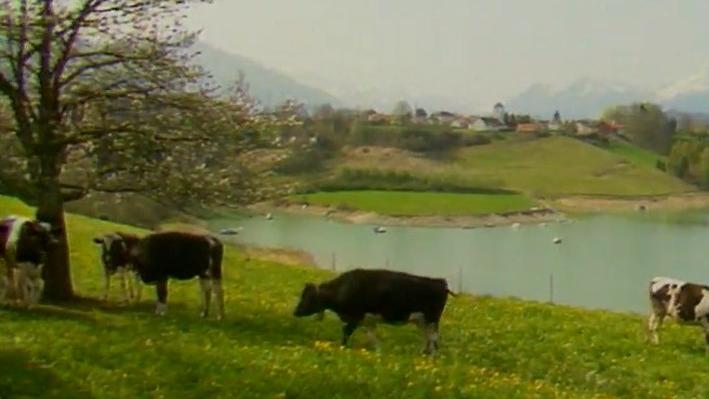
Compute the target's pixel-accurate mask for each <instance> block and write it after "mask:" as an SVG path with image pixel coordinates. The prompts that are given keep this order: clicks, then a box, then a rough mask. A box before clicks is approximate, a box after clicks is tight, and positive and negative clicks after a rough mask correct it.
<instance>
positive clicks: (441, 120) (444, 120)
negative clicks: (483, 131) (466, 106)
mask: <svg viewBox="0 0 709 399" xmlns="http://www.w3.org/2000/svg"><path fill="white" fill-rule="evenodd" d="M457 118H458V117H457V116H456V115H455V114H454V113H452V112H448V111H438V112H434V113H432V114H431V115H430V116H429V119H430V120H431V121H432V122H434V123H437V124H441V125H447V126H450V124H451V123H453V121H455V120H456V119H457Z"/></svg>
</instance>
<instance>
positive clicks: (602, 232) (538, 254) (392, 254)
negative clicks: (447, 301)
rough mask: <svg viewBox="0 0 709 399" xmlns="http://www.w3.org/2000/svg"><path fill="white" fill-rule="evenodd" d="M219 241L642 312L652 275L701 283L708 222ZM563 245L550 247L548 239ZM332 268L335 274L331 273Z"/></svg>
mask: <svg viewBox="0 0 709 399" xmlns="http://www.w3.org/2000/svg"><path fill="white" fill-rule="evenodd" d="M235 226H240V227H242V228H243V230H241V232H240V234H239V235H237V236H223V238H224V239H225V240H236V241H239V242H242V243H248V244H256V245H260V246H267V247H278V248H293V249H299V250H304V251H307V252H309V253H311V254H312V255H313V256H314V257H315V259H316V262H317V263H318V265H319V266H320V267H323V268H329V269H330V268H334V269H335V270H337V271H344V270H348V269H351V268H354V267H366V268H374V267H384V268H389V269H394V270H401V271H407V272H412V273H416V274H421V275H428V276H432V277H443V278H446V279H447V280H448V283H449V285H450V287H451V288H452V289H453V290H455V291H465V292H470V293H475V294H490V295H495V296H513V297H519V298H523V299H531V300H541V301H548V300H550V299H551V300H553V302H555V303H562V304H568V305H575V306H583V307H587V308H600V309H609V310H615V311H632V312H643V313H645V312H647V311H648V304H647V286H648V281H649V279H650V278H652V277H653V276H656V275H661V276H671V277H675V278H680V279H686V280H693V281H700V282H709V263H708V262H707V261H706V256H705V253H706V249H705V248H706V243H707V238H708V237H709V215H707V214H704V213H695V214H691V213H689V214H678V215H650V214H641V213H638V214H633V215H620V216H594V217H588V218H583V219H580V220H575V221H572V222H570V223H550V224H546V225H536V224H535V225H525V226H520V227H519V228H517V229H515V228H512V227H510V226H504V227H495V228H480V229H460V228H423V227H387V232H386V233H384V234H376V233H374V232H373V227H374V226H371V225H356V224H346V223H338V222H334V221H330V220H327V219H325V218H318V217H305V216H293V215H280V214H276V215H274V218H273V220H266V218H264V217H253V218H243V217H239V216H234V217H230V218H223V219H217V220H213V221H212V222H211V227H212V228H213V229H214V230H215V231H218V230H219V229H221V228H225V227H235ZM556 237H559V238H561V239H562V242H561V243H560V244H554V243H553V239H554V238H556ZM333 266H334V267H333Z"/></svg>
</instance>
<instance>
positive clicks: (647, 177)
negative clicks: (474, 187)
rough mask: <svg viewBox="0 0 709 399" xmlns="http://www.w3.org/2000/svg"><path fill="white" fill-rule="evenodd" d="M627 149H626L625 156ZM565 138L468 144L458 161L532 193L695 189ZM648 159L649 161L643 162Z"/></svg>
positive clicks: (654, 192) (618, 193) (636, 192)
mask: <svg viewBox="0 0 709 399" xmlns="http://www.w3.org/2000/svg"><path fill="white" fill-rule="evenodd" d="M625 156H626V154H624V157H625ZM624 157H620V156H617V155H614V154H612V153H609V152H608V151H606V150H603V149H601V148H598V147H594V146H592V145H589V144H586V143H583V142H581V141H578V140H574V139H570V138H566V137H549V138H544V139H539V140H532V141H517V142H504V143H493V144H491V145H488V146H480V147H473V148H467V149H464V150H462V151H461V152H460V153H459V154H458V159H457V164H458V165H460V166H461V167H463V168H465V170H466V171H468V172H469V173H471V174H472V175H473V176H477V177H479V178H488V179H495V180H499V181H501V182H502V187H505V188H510V189H517V190H522V191H525V192H529V193H533V194H535V195H544V196H547V195H550V196H560V195H574V194H592V195H593V194H595V195H615V196H639V195H659V194H668V193H676V192H685V191H691V190H693V188H692V187H691V186H690V185H688V184H686V183H684V182H682V181H681V180H679V179H676V178H674V177H672V176H670V175H668V174H666V173H663V172H661V171H659V170H657V169H655V168H654V165H652V166H649V165H648V166H643V165H640V164H636V163H634V162H627V161H625V160H624ZM645 163H647V162H645Z"/></svg>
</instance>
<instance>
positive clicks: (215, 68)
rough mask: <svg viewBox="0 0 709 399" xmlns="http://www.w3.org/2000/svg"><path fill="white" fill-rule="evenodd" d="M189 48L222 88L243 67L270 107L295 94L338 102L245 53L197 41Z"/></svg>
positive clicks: (317, 101)
mask: <svg viewBox="0 0 709 399" xmlns="http://www.w3.org/2000/svg"><path fill="white" fill-rule="evenodd" d="M192 49H193V50H195V51H199V52H200V55H198V56H197V59H196V60H197V62H198V63H199V65H201V66H202V67H204V68H205V69H206V70H207V71H209V72H210V73H211V74H212V76H213V78H214V80H215V81H216V83H218V84H219V85H220V86H222V87H223V88H228V87H230V86H231V85H232V84H233V83H234V82H235V81H236V79H237V78H238V76H239V71H242V72H243V73H244V74H245V78H246V82H247V83H248V84H249V86H250V92H251V94H252V95H253V96H254V97H256V98H257V99H258V100H259V101H260V102H261V104H262V105H263V106H266V107H273V106H275V105H278V104H281V103H283V102H284V101H285V100H286V99H288V98H296V99H298V100H300V101H303V102H305V103H306V105H308V106H317V105H322V104H325V103H329V104H331V105H332V106H338V105H340V103H341V102H340V100H339V99H337V98H336V97H334V96H332V95H330V94H329V93H327V92H325V91H323V90H320V89H317V88H314V87H311V86H308V85H305V84H302V83H300V82H298V81H296V80H295V79H293V78H291V77H289V76H287V75H285V74H283V73H281V72H278V71H276V70H274V69H271V68H268V67H265V66H263V65H261V64H259V63H257V62H255V61H253V60H251V59H249V58H247V57H244V56H241V55H238V54H233V53H229V52H226V51H223V50H220V49H218V48H215V47H212V46H210V45H208V44H206V43H204V42H198V43H196V44H195V45H194V46H193V48H192Z"/></svg>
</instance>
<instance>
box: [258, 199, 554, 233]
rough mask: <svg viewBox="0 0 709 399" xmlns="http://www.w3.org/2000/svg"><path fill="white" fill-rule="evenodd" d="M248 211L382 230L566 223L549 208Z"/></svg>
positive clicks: (294, 207)
mask: <svg viewBox="0 0 709 399" xmlns="http://www.w3.org/2000/svg"><path fill="white" fill-rule="evenodd" d="M248 209H249V210H250V211H253V212H258V213H262V214H267V213H272V212H278V213H287V214H292V215H303V216H313V217H326V218H330V219H332V220H336V221H338V222H343V223H352V224H371V225H384V226H407V227H459V228H480V227H496V226H505V225H512V224H516V223H518V224H538V223H551V222H561V221H564V220H566V216H565V215H564V214H563V213H560V212H558V211H555V210H554V209H550V208H541V207H540V208H534V209H530V210H528V211H521V212H508V213H504V214H487V215H460V216H443V215H422V216H391V215H380V214H378V213H375V212H367V211H357V210H343V209H336V208H334V207H327V206H321V205H308V206H306V207H304V206H303V205H302V204H295V203H289V204H275V203H273V202H261V203H257V204H253V205H250V206H249V207H248Z"/></svg>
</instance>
